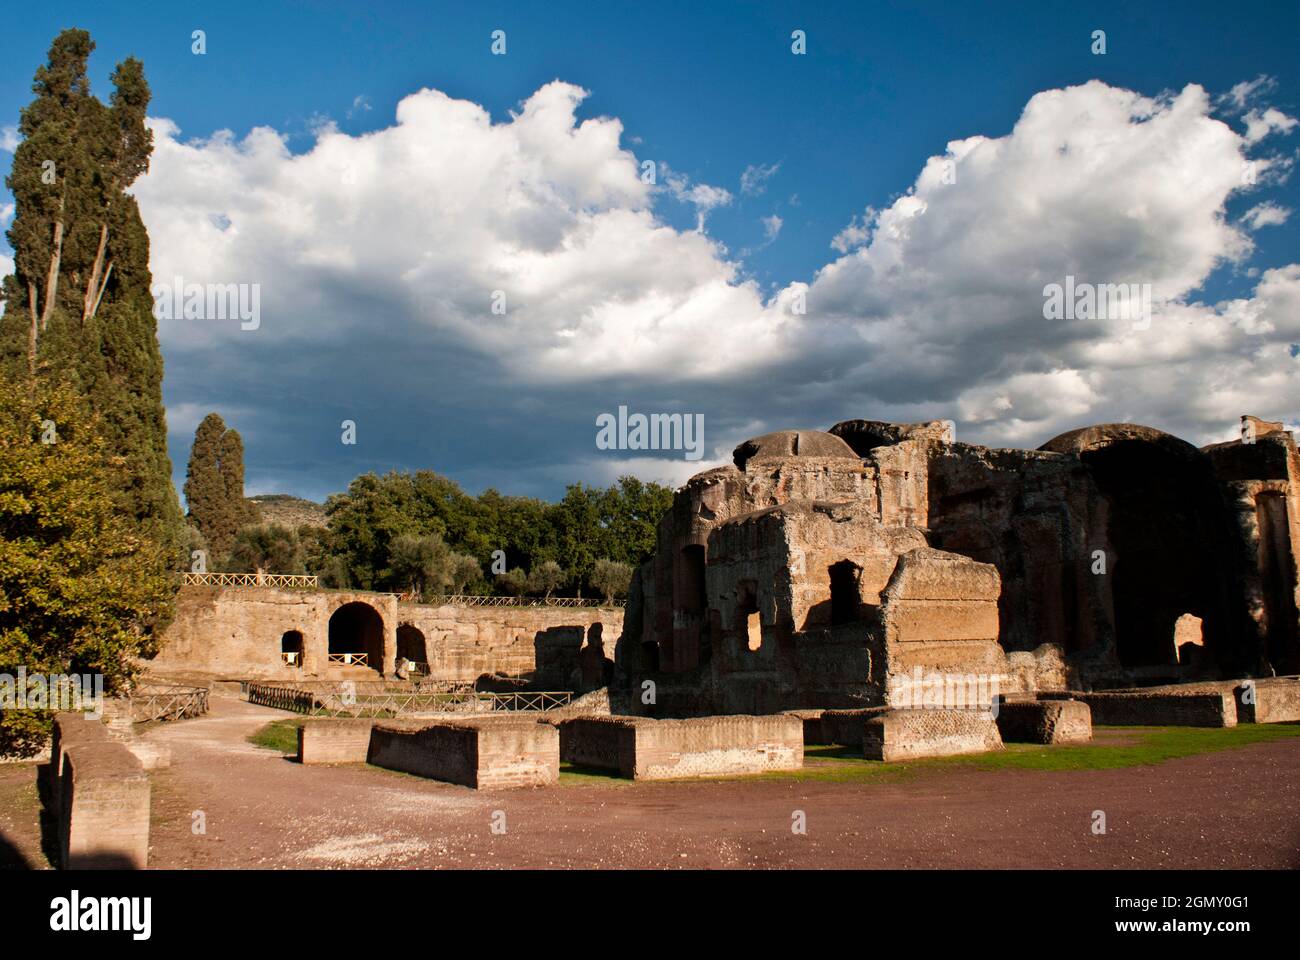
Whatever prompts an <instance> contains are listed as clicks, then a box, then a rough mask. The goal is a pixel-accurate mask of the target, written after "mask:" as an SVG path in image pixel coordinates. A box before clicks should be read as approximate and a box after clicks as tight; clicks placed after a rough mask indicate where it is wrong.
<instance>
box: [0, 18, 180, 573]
mask: <svg viewBox="0 0 1300 960" xmlns="http://www.w3.org/2000/svg"><path fill="white" fill-rule="evenodd" d="M94 48H95V45H94V42H93V41H92V40H91V39H90V35H89V34H88V33H87V32H86V31H84V30H65V31H64V32H63V33H61V34H59V36H58V37H57V38H56V39H55V40H54V43H53V44H52V45H51V46H50V52H49V60H48V63H47V64H45V65H44V66H42V67H40V68H39V69H38V70H37V71H36V77H35V81H34V83H33V86H32V90H33V92H34V93H35V94H36V98H35V99H34V100H33V101H32V102H31V103H30V104H29V105H28V106H27V107H26V108H25V109H24V110H23V112H22V115H21V119H20V122H19V131H20V133H21V134H22V137H23V140H22V142H21V143H20V144H19V146H18V148H17V150H16V151H15V153H14V161H13V167H12V170H11V172H10V174H9V177H8V178H7V179H6V184H7V186H8V187H9V190H10V192H11V193H12V194H13V196H14V205H15V215H14V220H13V224H12V226H11V227H10V230H9V233H8V238H9V243H10V246H12V247H13V250H14V272H13V274H11V275H10V276H9V277H7V278H6V279H5V283H4V288H3V297H4V300H5V313H4V315H3V316H2V317H0V360H3V362H4V364H5V366H6V367H7V368H8V372H10V373H12V374H16V375H22V374H23V373H25V374H26V375H27V376H28V377H29V378H39V379H41V380H46V381H50V382H56V381H63V382H67V383H69V384H70V385H72V387H73V388H74V389H76V390H77V391H78V392H80V393H81V394H82V395H83V396H85V397H86V398H87V400H88V401H89V404H90V408H91V410H92V411H93V412H94V413H95V414H96V416H97V417H98V418H99V421H100V422H101V424H102V429H103V436H104V439H105V441H106V443H107V448H108V450H109V451H110V452H111V454H112V455H114V456H116V457H120V458H122V460H123V464H124V468H125V471H124V474H123V479H122V482H121V483H119V484H117V485H116V487H115V489H114V501H115V506H116V508H117V510H118V511H119V512H120V513H121V514H122V515H123V516H124V517H126V518H128V519H129V520H132V521H134V522H135V523H136V524H138V525H139V528H140V529H141V531H142V532H143V533H145V534H146V535H148V536H151V537H153V538H155V539H157V540H158V541H160V542H161V543H163V544H164V545H165V546H166V547H167V548H168V549H169V550H172V551H174V552H179V548H180V544H181V534H182V523H181V513H180V504H179V502H178V501H177V499H176V491H175V490H174V489H173V487H172V484H171V460H170V458H169V457H168V455H167V427H166V419H165V413H164V410H163V405H162V356H161V352H160V351H159V348H158V338H157V324H156V322H155V320H154V316H153V297H152V294H151V292H150V286H151V282H152V278H151V275H150V272H149V238H148V235H147V234H146V232H145V229H144V224H143V222H142V221H141V219H140V212H139V209H138V207H137V206H136V203H135V200H134V199H133V198H132V197H130V196H128V195H127V194H126V192H125V191H126V189H127V187H129V186H130V185H131V184H132V183H133V182H134V181H135V180H136V178H137V177H139V176H140V174H141V173H143V172H144V171H145V170H147V169H148V166H149V156H150V154H151V153H152V151H153V142H152V134H151V133H150V131H149V130H148V129H147V128H146V127H145V125H144V118H145V111H146V109H147V107H148V104H149V96H150V94H149V86H148V84H147V83H146V82H145V78H144V68H143V66H142V64H141V63H140V61H138V60H135V59H133V58H130V59H127V60H124V61H123V62H122V63H120V64H118V66H117V69H116V70H115V71H114V73H113V76H112V82H113V86H114V92H113V95H112V98H111V101H110V104H109V105H105V104H103V103H101V102H100V101H99V100H98V99H97V98H95V97H94V96H92V95H91V92H90V83H89V81H88V79H87V76H86V63H87V60H88V59H89V57H90V54H91V52H92V51H93V50H94Z"/></svg>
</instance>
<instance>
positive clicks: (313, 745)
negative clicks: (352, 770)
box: [298, 720, 375, 764]
mask: <svg viewBox="0 0 1300 960" xmlns="http://www.w3.org/2000/svg"><path fill="white" fill-rule="evenodd" d="M374 725H375V721H374V720H308V721H307V722H306V723H304V724H303V725H302V726H300V727H299V728H298V762H299V763H308V764H311V763H365V762H366V758H367V757H368V756H369V753H370V730H371V728H372V727H373V726H374Z"/></svg>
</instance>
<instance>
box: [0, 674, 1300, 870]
mask: <svg viewBox="0 0 1300 960" xmlns="http://www.w3.org/2000/svg"><path fill="white" fill-rule="evenodd" d="M286 716H287V715H286V714H284V713H283V712H281V711H277V710H271V709H269V708H264V707H258V706H253V705H250V704H247V703H244V702H241V701H239V700H236V699H233V698H228V697H215V696H214V697H213V699H212V712H211V714H210V715H209V716H207V717H205V718H202V719H199V720H192V721H185V722H181V723H175V724H166V725H162V726H159V727H157V728H155V729H153V730H151V731H149V732H148V733H147V734H146V736H147V737H148V738H149V739H154V740H157V741H159V742H162V743H166V744H167V745H169V746H170V748H171V750H172V766H171V768H170V769H168V770H162V771H158V772H156V773H155V774H154V775H153V789H154V795H153V796H154V800H153V824H152V843H151V849H150V866H152V867H158V868H244V869H256V868H327V869H335V868H347V867H422V868H438V867H456V868H466V867H468V868H475V867H489V868H490V867H525V868H547V867H550V868H564V867H585V868H611V867H637V868H717V867H769V868H770V867H787V868H789V867H794V868H806V867H840V868H872V867H974V868H988V867H993V868H998V867H1084V868H1110V869H1113V868H1135V867H1141V868H1160V867H1180V868H1222V867H1272V868H1295V867H1300V817H1298V816H1297V814H1296V811H1297V809H1300V738H1295V739H1287V740H1282V741H1276V742H1271V743H1263V744H1255V745H1252V746H1246V747H1241V748H1239V749H1231V750H1224V751H1219V752H1214V753H1206V754H1200V755H1197V756H1193V757H1187V758H1183V759H1179V760H1171V761H1167V762H1165V763H1161V764H1158V765H1154V766H1144V767H1128V768H1123V769H1115V770H1092V771H1081V772H1075V771H1071V772H1044V771H1032V770H1012V769H1001V770H987V771H981V770H975V769H962V768H956V767H949V768H944V769H929V770H921V771H917V772H916V773H915V774H914V775H911V776H909V777H908V778H906V780H904V781H900V782H896V783H894V782H881V783H832V782H819V781H814V782H809V781H802V782H801V781H793V780H781V779H763V780H749V781H745V780H731V781H712V782H675V783H639V784H632V783H628V782H625V781H619V780H613V779H610V780H602V779H592V780H590V781H584V782H581V783H575V782H566V783H562V784H561V785H559V786H557V787H553V788H549V789H531V790H529V789H525V790H511V791H481V792H480V791H474V790H470V789H468V788H465V787H458V786H453V785H450V784H443V783H437V782H434V781H427V780H422V779H419V778H416V777H410V776H406V775H403V774H399V773H393V772H390V771H385V770H381V769H378V768H373V767H366V766H364V765H347V766H337V767H304V766H301V765H299V764H297V763H295V762H292V761H290V760H288V759H285V758H283V757H282V756H281V755H280V754H278V753H276V752H274V751H270V750H265V749H262V748H259V747H255V746H252V745H251V744H249V743H247V742H246V739H245V738H246V737H247V736H248V735H249V734H251V733H253V732H254V731H256V730H257V729H259V728H260V727H261V726H263V725H264V724H266V723H267V722H269V721H270V720H274V719H283V718H285V717H286ZM35 777H36V765H34V764H21V765H13V764H9V765H0V866H5V865H10V866H14V865H21V864H22V862H23V861H26V864H27V865H38V866H46V865H47V863H46V861H45V859H44V857H43V856H42V853H41V841H40V829H39V816H40V808H39V803H38V802H37V800H36V792H35V788H34V783H35ZM1097 810H1101V811H1104V812H1105V817H1106V832H1105V834H1104V835H1097V834H1094V832H1093V822H1094V819H1093V813H1094V811H1097ZM796 811H802V812H803V815H804V819H805V820H806V825H807V832H806V834H802V835H801V834H797V833H795V832H794V831H793V830H792V829H791V826H792V823H793V822H794V819H795V817H796ZM503 819H504V825H505V831H504V833H502V832H499V828H500V825H501V823H502V820H503ZM494 825H495V826H496V827H497V828H498V832H494V830H493V827H494ZM200 827H201V828H202V830H200V829H199V828H200Z"/></svg>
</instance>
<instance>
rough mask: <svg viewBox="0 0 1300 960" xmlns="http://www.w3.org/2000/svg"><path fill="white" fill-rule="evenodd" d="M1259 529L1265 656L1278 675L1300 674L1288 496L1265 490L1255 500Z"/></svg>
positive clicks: (1299, 643) (1293, 561)
mask: <svg viewBox="0 0 1300 960" xmlns="http://www.w3.org/2000/svg"><path fill="white" fill-rule="evenodd" d="M1255 516H1256V520H1257V522H1258V525H1259V561H1258V562H1259V572H1260V578H1261V580H1262V583H1261V584H1260V586H1261V588H1262V592H1263V600H1264V624H1265V631H1266V633H1265V640H1264V645H1265V649H1264V655H1265V658H1266V659H1267V661H1268V663H1269V664H1270V665H1271V666H1272V667H1273V669H1274V670H1276V671H1277V672H1278V673H1279V674H1292V673H1300V635H1298V633H1297V624H1296V614H1295V597H1296V582H1295V560H1294V558H1293V557H1292V556H1291V536H1290V522H1289V518H1288V516H1287V504H1286V496H1285V495H1284V494H1282V493H1281V492H1277V491H1271V490H1266V491H1262V492H1260V493H1259V494H1258V495H1257V496H1256V498H1255Z"/></svg>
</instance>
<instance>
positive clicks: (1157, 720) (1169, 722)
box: [1042, 689, 1237, 727]
mask: <svg viewBox="0 0 1300 960" xmlns="http://www.w3.org/2000/svg"><path fill="white" fill-rule="evenodd" d="M1042 699H1045V700H1046V699H1052V700H1078V701H1080V702H1082V703H1086V704H1087V705H1088V707H1089V709H1090V710H1091V711H1092V722H1093V723H1096V724H1101V725H1103V726H1115V727H1131V726H1136V727H1235V726H1236V725H1237V702H1236V698H1235V697H1234V696H1233V693H1232V691H1231V690H1230V689H1221V690H1208V689H1202V690H1199V691H1182V690H1170V689H1164V690H1154V689H1152V690H1130V691H1123V692H1114V691H1109V692H1106V693H1074V692H1071V693H1061V694H1056V693H1044V694H1042Z"/></svg>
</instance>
